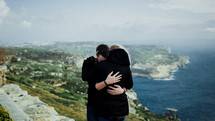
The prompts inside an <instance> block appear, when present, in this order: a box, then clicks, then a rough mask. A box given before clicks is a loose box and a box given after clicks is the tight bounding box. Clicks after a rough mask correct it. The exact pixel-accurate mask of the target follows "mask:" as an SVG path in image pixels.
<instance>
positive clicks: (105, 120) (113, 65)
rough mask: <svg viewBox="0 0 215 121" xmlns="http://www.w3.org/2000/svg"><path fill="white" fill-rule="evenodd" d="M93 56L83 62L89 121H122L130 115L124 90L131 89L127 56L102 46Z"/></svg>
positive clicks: (112, 48) (120, 49)
mask: <svg viewBox="0 0 215 121" xmlns="http://www.w3.org/2000/svg"><path fill="white" fill-rule="evenodd" d="M96 56H97V58H94V57H93V56H91V57H89V58H87V59H86V60H84V63H83V67H82V80H84V81H87V82H88V85H89V87H88V104H87V120H88V121H124V120H125V116H126V115H128V114H129V105H128V99H127V95H126V94H125V91H126V90H127V89H131V88H132V87H133V80H132V75H131V70H130V60H129V56H128V53H127V52H126V51H125V50H124V49H123V48H122V47H120V46H118V45H113V46H111V47H110V48H109V47H108V46H107V45H105V44H101V45H99V46H97V48H96Z"/></svg>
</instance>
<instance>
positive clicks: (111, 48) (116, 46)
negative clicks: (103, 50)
mask: <svg viewBox="0 0 215 121" xmlns="http://www.w3.org/2000/svg"><path fill="white" fill-rule="evenodd" d="M115 49H124V48H123V47H122V46H121V45H112V46H110V51H111V50H115Z"/></svg>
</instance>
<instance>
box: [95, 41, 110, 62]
mask: <svg viewBox="0 0 215 121" xmlns="http://www.w3.org/2000/svg"><path fill="white" fill-rule="evenodd" d="M108 55H109V47H108V45H105V44H100V45H98V46H97V48H96V56H97V58H98V61H99V62H100V61H103V60H106V59H107V58H108Z"/></svg>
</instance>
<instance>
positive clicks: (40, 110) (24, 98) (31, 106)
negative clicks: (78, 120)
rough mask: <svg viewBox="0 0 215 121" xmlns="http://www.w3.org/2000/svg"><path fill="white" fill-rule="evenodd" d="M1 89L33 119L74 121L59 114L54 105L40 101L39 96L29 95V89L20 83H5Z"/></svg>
mask: <svg viewBox="0 0 215 121" xmlns="http://www.w3.org/2000/svg"><path fill="white" fill-rule="evenodd" d="M0 91H3V92H5V93H6V94H7V97H8V98H9V99H10V100H11V101H13V102H15V104H16V105H17V106H18V107H20V108H21V109H22V111H23V112H24V113H25V114H26V115H27V116H29V117H30V118H31V119H32V120H33V121H74V119H70V118H68V117H65V116H61V115H59V114H58V113H57V112H56V111H55V109H54V108H53V107H50V106H48V104H46V103H44V102H42V101H40V99H39V98H38V97H34V96H30V95H28V93H27V91H23V90H22V89H21V88H20V87H19V86H18V85H15V84H8V85H4V86H3V87H1V88H0ZM9 111H10V110H9ZM15 118H16V117H15Z"/></svg>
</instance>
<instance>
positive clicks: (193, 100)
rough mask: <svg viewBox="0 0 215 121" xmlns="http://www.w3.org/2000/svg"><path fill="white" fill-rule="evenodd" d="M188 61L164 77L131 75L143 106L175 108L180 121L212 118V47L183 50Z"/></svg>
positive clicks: (214, 55) (214, 92)
mask: <svg viewBox="0 0 215 121" xmlns="http://www.w3.org/2000/svg"><path fill="white" fill-rule="evenodd" d="M185 54H186V55H187V56H189V59H190V63H189V64H187V65H186V67H185V68H181V69H179V70H177V71H176V72H174V73H173V77H171V78H170V79H166V80H153V79H148V78H142V77H133V80H134V87H133V89H134V91H135V92H136V93H137V97H138V98H139V100H140V102H141V103H142V105H143V106H145V107H147V108H148V109H149V110H150V111H151V112H153V113H156V114H162V115H163V114H164V113H165V112H166V108H176V109H178V115H179V118H180V119H181V120H182V121H188V120H189V121H215V51H197V52H188V53H185Z"/></svg>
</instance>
